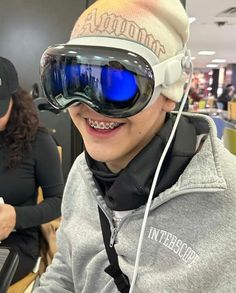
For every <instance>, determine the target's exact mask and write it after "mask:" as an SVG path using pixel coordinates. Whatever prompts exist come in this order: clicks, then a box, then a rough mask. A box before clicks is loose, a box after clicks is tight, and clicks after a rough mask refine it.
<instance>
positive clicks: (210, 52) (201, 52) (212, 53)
mask: <svg viewBox="0 0 236 293" xmlns="http://www.w3.org/2000/svg"><path fill="white" fill-rule="evenodd" d="M215 53H216V52H215V51H200V52H198V55H207V56H209V55H214V54H215Z"/></svg>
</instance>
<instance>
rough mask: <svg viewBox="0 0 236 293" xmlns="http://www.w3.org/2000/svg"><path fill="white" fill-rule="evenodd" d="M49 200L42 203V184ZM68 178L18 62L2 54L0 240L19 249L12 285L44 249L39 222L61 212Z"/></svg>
mask: <svg viewBox="0 0 236 293" xmlns="http://www.w3.org/2000/svg"><path fill="white" fill-rule="evenodd" d="M39 186H41V187H42V190H43V196H44V200H43V201H42V202H41V203H40V204H37V196H38V187H39ZM63 187H64V183H63V176H62V170H61V164H60V158H59V154H58V150H57V146H56V144H55V142H54V140H53V139H52V137H51V135H50V134H49V133H48V132H47V130H46V129H44V128H43V127H40V126H39V120H38V116H37V112H36V109H35V107H34V104H33V99H32V97H31V96H30V95H29V94H28V93H27V92H26V91H25V90H23V89H22V88H21V87H20V85H19V81H18V76H17V72H16V70H15V67H14V65H13V64H12V63H11V61H9V60H8V59H6V58H3V57H0V197H1V198H2V200H3V203H1V204H0V241H1V244H0V245H1V246H9V247H14V248H15V249H16V251H17V252H18V254H19V265H18V268H17V270H16V273H15V275H14V278H13V280H12V283H15V282H16V281H18V280H20V279H22V278H23V277H24V276H26V275H27V274H28V273H30V272H31V271H32V270H33V268H34V266H35V264H36V261H37V259H38V256H39V249H40V234H39V228H38V227H39V225H40V224H43V223H46V222H49V221H50V220H52V219H55V218H58V217H59V216H60V208H61V198H62V194H63Z"/></svg>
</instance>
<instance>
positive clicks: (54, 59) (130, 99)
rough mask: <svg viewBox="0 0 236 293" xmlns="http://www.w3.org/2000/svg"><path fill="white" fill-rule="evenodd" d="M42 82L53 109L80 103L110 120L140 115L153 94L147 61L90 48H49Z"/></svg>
mask: <svg viewBox="0 0 236 293" xmlns="http://www.w3.org/2000/svg"><path fill="white" fill-rule="evenodd" d="M41 80H42V85H43V89H44V93H45V95H46V97H47V98H48V100H49V102H50V103H51V104H52V105H53V106H54V107H56V108H58V109H64V108H66V107H68V106H70V105H71V104H73V103H78V102H79V103H84V104H86V105H88V106H89V107H91V108H92V109H94V110H95V111H97V112H99V113H102V114H103V115H106V116H111V117H127V116H132V115H134V114H136V113H138V112H139V111H141V110H142V109H143V108H144V107H145V106H146V104H147V103H148V102H149V100H150V99H151V97H152V93H153V90H154V78H153V72H152V69H151V66H150V65H149V64H148V63H147V61H146V60H145V59H143V58H142V57H140V56H138V55H135V54H134V53H132V54H130V55H129V51H124V50H120V49H112V50H111V49H109V48H101V47H90V46H75V45H70V46H69V45H64V46H58V47H54V48H49V49H48V50H47V51H46V52H45V53H44V55H43V56H42V59H41Z"/></svg>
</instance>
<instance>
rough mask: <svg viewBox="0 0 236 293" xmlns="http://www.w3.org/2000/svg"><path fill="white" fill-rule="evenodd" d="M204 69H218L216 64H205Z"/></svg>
mask: <svg viewBox="0 0 236 293" xmlns="http://www.w3.org/2000/svg"><path fill="white" fill-rule="evenodd" d="M206 67H209V68H217V67H218V64H207V66H206Z"/></svg>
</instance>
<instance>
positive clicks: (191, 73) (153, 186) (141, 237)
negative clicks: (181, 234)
mask: <svg viewBox="0 0 236 293" xmlns="http://www.w3.org/2000/svg"><path fill="white" fill-rule="evenodd" d="M188 57H189V58H190V56H188ZM189 67H190V74H189V80H188V85H187V87H186V90H185V93H184V96H183V99H182V102H181V105H180V108H179V111H178V114H177V116H176V120H175V123H174V125H173V128H172V131H171V134H170V137H169V139H168V141H167V144H166V146H165V148H164V151H163V153H162V155H161V158H160V161H159V163H158V165H157V168H156V171H155V175H154V178H153V181H152V186H151V189H150V193H149V196H148V201H147V204H146V208H145V213H144V217H143V222H142V228H141V231H140V236H139V242H138V248H137V253H136V259H135V266H134V272H133V278H132V282H131V286H130V290H129V293H133V290H134V285H135V282H136V279H137V274H138V269H139V260H140V255H141V250H142V244H143V237H144V232H145V228H146V224H147V219H148V214H149V211H150V207H151V204H152V199H153V195H154V191H155V188H156V183H157V180H158V177H159V173H160V170H161V167H162V164H163V161H164V159H165V156H166V154H167V152H168V150H169V147H170V144H171V142H172V140H173V138H174V135H175V132H176V129H177V126H178V123H179V120H180V116H181V114H182V112H183V108H184V105H185V103H186V100H187V98H188V93H189V90H190V87H191V82H192V75H193V65H192V63H191V62H189Z"/></svg>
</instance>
